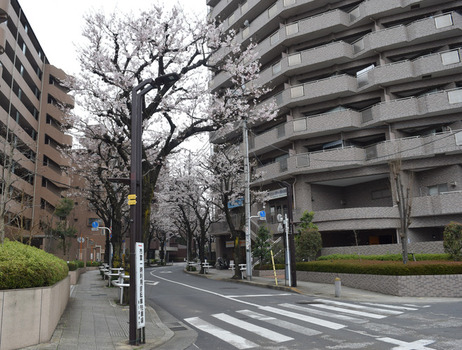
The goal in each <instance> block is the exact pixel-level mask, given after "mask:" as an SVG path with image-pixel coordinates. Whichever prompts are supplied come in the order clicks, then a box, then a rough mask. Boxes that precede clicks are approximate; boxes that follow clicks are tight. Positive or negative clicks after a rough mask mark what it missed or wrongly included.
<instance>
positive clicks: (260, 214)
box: [258, 210, 266, 219]
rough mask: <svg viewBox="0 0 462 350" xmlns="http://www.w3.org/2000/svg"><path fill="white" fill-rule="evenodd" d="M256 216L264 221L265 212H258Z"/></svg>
mask: <svg viewBox="0 0 462 350" xmlns="http://www.w3.org/2000/svg"><path fill="white" fill-rule="evenodd" d="M258 216H259V217H260V219H264V218H265V217H266V212H265V211H264V210H260V211H259V212H258Z"/></svg>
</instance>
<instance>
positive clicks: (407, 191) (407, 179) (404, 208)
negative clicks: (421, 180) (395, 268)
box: [389, 159, 413, 264]
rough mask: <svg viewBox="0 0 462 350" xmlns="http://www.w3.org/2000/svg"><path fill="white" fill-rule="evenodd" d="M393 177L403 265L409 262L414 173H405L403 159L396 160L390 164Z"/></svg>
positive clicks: (392, 186)
mask: <svg viewBox="0 0 462 350" xmlns="http://www.w3.org/2000/svg"><path fill="white" fill-rule="evenodd" d="M389 167H390V175H391V178H390V180H391V188H392V190H393V191H394V192H395V195H394V198H395V202H396V205H397V206H398V211H399V218H400V224H401V225H400V229H399V236H400V239H401V246H402V254H403V264H407V262H408V250H409V248H408V240H409V226H410V225H411V209H412V196H411V194H412V183H413V176H412V173H408V172H405V171H404V170H403V168H402V161H401V159H396V160H393V161H390V162H389Z"/></svg>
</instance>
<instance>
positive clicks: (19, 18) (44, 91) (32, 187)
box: [0, 0, 74, 247]
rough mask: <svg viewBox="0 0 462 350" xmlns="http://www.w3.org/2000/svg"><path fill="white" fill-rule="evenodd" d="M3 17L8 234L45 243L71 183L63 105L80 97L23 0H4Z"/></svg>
mask: <svg viewBox="0 0 462 350" xmlns="http://www.w3.org/2000/svg"><path fill="white" fill-rule="evenodd" d="M0 18H1V20H2V23H1V24H0V51H1V52H2V53H3V54H2V55H0V63H1V80H0V130H1V135H0V139H1V145H0V159H1V164H0V168H1V170H2V178H1V180H2V197H1V199H2V201H1V204H2V205H4V206H5V207H4V208H3V209H2V214H3V216H4V221H5V224H6V233H7V236H8V235H13V236H16V237H17V236H24V237H26V238H30V237H32V238H33V241H34V245H37V246H42V247H43V246H44V245H45V246H46V245H47V244H46V242H44V237H45V236H44V230H43V227H44V224H46V223H47V222H50V220H51V217H52V215H53V211H54V208H55V206H56V204H57V203H58V201H59V200H60V198H61V192H62V191H63V190H65V189H68V188H69V186H70V179H69V177H68V175H67V174H66V171H65V169H66V167H68V166H69V164H70V161H69V159H68V158H65V157H63V156H62V154H61V152H60V150H61V149H63V148H66V147H70V146H71V144H72V138H71V136H69V135H67V134H65V133H64V131H63V125H65V121H64V112H63V109H62V107H65V108H72V107H73V106H74V100H73V98H72V97H71V96H70V95H69V94H68V92H69V91H68V89H67V88H66V87H65V86H64V84H63V82H64V81H65V79H66V77H67V76H66V74H65V73H64V72H63V71H62V70H60V69H58V68H56V67H54V66H53V65H51V64H50V63H49V62H48V59H47V57H46V55H45V53H44V52H43V50H42V47H41V46H40V43H39V41H38V39H37V37H36V36H35V34H34V32H33V30H32V28H31V26H30V24H29V22H28V20H27V17H26V15H25V14H24V12H23V11H22V8H21V6H20V4H19V3H18V1H17V0H1V1H0ZM44 20H45V19H44Z"/></svg>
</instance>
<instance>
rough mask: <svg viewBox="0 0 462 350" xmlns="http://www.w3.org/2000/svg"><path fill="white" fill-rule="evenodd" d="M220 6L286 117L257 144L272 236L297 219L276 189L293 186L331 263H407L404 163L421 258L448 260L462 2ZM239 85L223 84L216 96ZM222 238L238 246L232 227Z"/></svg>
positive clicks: (215, 10)
mask: <svg viewBox="0 0 462 350" xmlns="http://www.w3.org/2000/svg"><path fill="white" fill-rule="evenodd" d="M207 4H208V5H209V6H210V9H209V16H210V17H211V18H215V19H217V20H218V21H221V22H223V24H224V26H225V28H227V29H235V30H236V31H237V32H238V35H237V40H238V41H239V42H242V44H243V45H246V44H248V43H249V42H250V41H253V42H255V43H257V44H258V46H257V50H258V52H259V54H260V57H261V64H262V69H261V74H260V77H259V80H258V83H261V84H265V85H266V86H268V87H270V88H271V90H272V92H271V93H270V94H269V95H268V96H267V98H274V99H275V100H276V103H277V106H278V108H279V113H278V117H277V118H276V119H275V120H274V121H272V122H270V123H264V124H261V125H253V126H252V129H251V133H250V140H249V143H250V145H249V151H250V157H251V158H253V159H254V164H256V166H254V167H253V169H252V171H253V173H260V174H262V178H261V179H259V180H258V181H254V182H252V184H251V185H252V186H253V187H257V186H258V187H261V188H262V189H265V190H269V196H268V202H267V203H266V208H265V209H266V212H267V216H268V223H269V224H270V225H269V227H270V228H271V230H272V232H276V224H275V217H276V215H277V214H278V213H283V212H286V211H287V192H286V190H285V189H281V188H280V186H278V185H277V184H275V183H274V182H272V180H280V181H286V182H289V183H292V184H293V188H294V190H293V198H294V202H293V203H294V222H297V221H298V220H299V218H300V216H301V215H302V213H303V212H304V211H305V210H308V211H313V212H314V214H315V215H314V223H315V224H316V225H317V226H318V227H319V230H320V232H321V234H322V239H323V246H324V249H323V254H328V253H333V252H353V251H354V252H355V253H356V252H358V249H360V252H361V253H386V252H399V251H400V249H399V243H400V235H399V229H400V226H401V220H400V212H399V209H398V203H397V200H398V197H397V194H396V186H395V181H394V178H393V175H392V173H391V170H390V165H389V164H390V162H392V161H396V162H397V163H398V164H400V167H401V170H402V171H401V172H400V176H401V180H402V182H401V183H402V186H403V187H402V188H403V192H404V193H409V201H410V203H411V205H410V208H411V212H410V225H409V239H408V241H409V242H410V244H411V245H410V251H416V252H424V251H425V252H434V251H438V252H440V251H442V242H441V241H442V232H443V228H444V225H446V224H447V223H449V222H450V221H459V222H462V114H461V112H462V61H461V56H462V55H461V54H462V52H461V48H462V1H461V0H456V1H453V0H359V1H358V0H277V1H275V0H247V1H239V0H208V1H207ZM221 55H224V53H221ZM219 56H220V55H219ZM218 58H219V57H218ZM227 84H229V77H228V76H227V75H226V74H224V73H218V74H216V75H215V76H214V77H213V78H212V80H211V81H210V88H211V90H212V91H218V89H220V87H223V86H226V85H227ZM262 103H265V102H264V101H263V102H262ZM237 132H240V131H237ZM235 135H236V133H234V134H229V135H223V134H220V135H216V134H215V135H212V136H211V140H212V142H220V141H219V140H223V139H226V137H227V136H229V137H235ZM218 136H219V137H218ZM257 210H260V208H252V215H256V211H257ZM212 234H213V235H216V237H217V247H219V246H220V244H221V245H223V244H224V243H219V240H220V237H225V236H220V235H221V234H226V229H225V228H224V226H223V225H222V226H220V227H219V225H216V226H215V230H214V232H212ZM223 240H225V238H223ZM355 245H359V246H360V248H355V249H351V248H350V249H349V248H348V247H351V246H355ZM380 247H382V249H381V248H380ZM217 249H219V248H217ZM217 256H219V252H217Z"/></svg>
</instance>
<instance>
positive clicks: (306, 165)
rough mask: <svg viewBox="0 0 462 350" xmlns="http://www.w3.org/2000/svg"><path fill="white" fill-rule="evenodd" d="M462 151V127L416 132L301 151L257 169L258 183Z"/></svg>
mask: <svg viewBox="0 0 462 350" xmlns="http://www.w3.org/2000/svg"><path fill="white" fill-rule="evenodd" d="M460 153H462V131H460V130H456V131H452V130H451V131H447V132H442V133H438V134H432V135H426V136H416V137H410V138H401V139H395V140H389V141H384V142H381V143H378V144H375V145H373V146H370V147H367V148H360V147H355V146H348V147H342V148H334V149H329V150H324V151H317V152H310V153H298V154H296V155H293V156H291V157H289V158H285V159H284V160H281V161H280V162H275V163H270V164H267V165H264V166H262V167H258V168H256V169H255V174H256V175H257V176H258V177H259V178H258V180H255V181H254V182H253V183H254V184H259V183H266V182H268V181H271V180H272V179H278V178H285V177H288V176H294V175H298V174H307V173H313V172H321V171H327V170H329V171H332V170H338V169H348V168H355V167H360V166H364V165H371V164H382V163H387V162H388V161H390V160H394V159H402V160H408V159H422V158H428V159H429V161H431V158H433V157H434V156H436V155H441V154H460Z"/></svg>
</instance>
